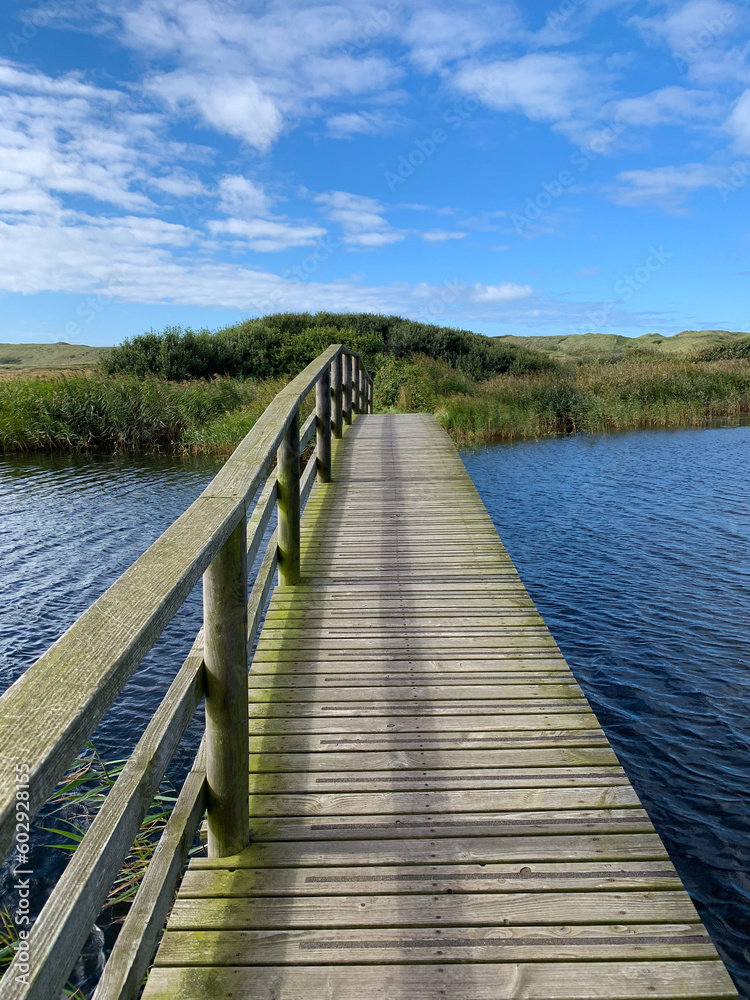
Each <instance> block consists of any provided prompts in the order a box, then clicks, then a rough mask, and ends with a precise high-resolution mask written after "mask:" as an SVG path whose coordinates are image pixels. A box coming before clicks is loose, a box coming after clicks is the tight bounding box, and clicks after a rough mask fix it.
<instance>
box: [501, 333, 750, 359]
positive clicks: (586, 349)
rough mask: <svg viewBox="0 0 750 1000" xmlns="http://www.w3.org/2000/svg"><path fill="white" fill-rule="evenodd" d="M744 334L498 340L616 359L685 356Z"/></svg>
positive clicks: (556, 353) (555, 353) (567, 355)
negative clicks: (647, 353)
mask: <svg viewBox="0 0 750 1000" xmlns="http://www.w3.org/2000/svg"><path fill="white" fill-rule="evenodd" d="M747 336H748V334H747V333H746V332H745V333H741V332H731V331H729V330H683V331H682V333H676V334H675V335H674V336H673V337H663V336H662V335H661V334H659V333H645V334H643V336H642V337H621V336H619V335H617V334H614V333H573V334H569V335H567V336H566V335H561V336H559V337H501V338H500V339H501V340H502V341H507V342H509V343H512V344H523V345H525V346H526V347H530V348H532V350H535V351H541V352H542V353H543V354H546V355H547V356H549V357H552V358H555V359H556V360H558V361H587V360H597V359H600V360H608V359H609V360H619V359H620V358H621V357H623V356H625V355H626V354H628V353H630V352H632V351H636V352H638V353H641V352H643V351H644V350H646V351H653V352H655V353H657V354H668V355H683V356H687V355H690V354H693V353H696V352H698V351H702V350H704V349H705V348H709V347H715V346H718V345H719V344H731V343H732V342H734V341H736V340H737V339H739V338H741V337H747Z"/></svg>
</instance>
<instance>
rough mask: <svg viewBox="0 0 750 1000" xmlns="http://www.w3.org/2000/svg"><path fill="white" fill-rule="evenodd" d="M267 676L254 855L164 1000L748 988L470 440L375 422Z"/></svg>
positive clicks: (198, 868)
mask: <svg viewBox="0 0 750 1000" xmlns="http://www.w3.org/2000/svg"><path fill="white" fill-rule="evenodd" d="M302 537H303V562H302V572H303V585H302V586H300V587H297V588H294V589H288V590H279V589H277V590H276V592H275V594H274V596H273V599H272V604H271V608H270V611H269V614H268V616H267V619H266V623H265V626H264V628H263V632H262V636H261V639H260V643H259V646H258V650H257V654H256V656H255V659H254V663H253V667H252V671H251V674H250V714H251V728H250V749H251V774H250V782H251V790H252V792H253V795H252V798H251V802H252V805H251V829H252V835H253V843H252V845H251V846H250V847H249V848H248V849H247V850H246V851H244V852H243V853H242V854H241V855H238V856H237V857H233V858H226V859H200V860H195V861H193V862H192V864H191V865H190V869H189V871H188V873H187V875H186V876H185V879H184V881H183V883H182V887H181V890H180V893H179V897H178V899H177V902H176V904H175V906H174V909H173V911H172V915H171V918H170V921H169V926H168V929H167V932H166V934H165V936H164V938H163V941H162V944H161V947H160V950H159V953H158V955H157V959H156V965H155V968H154V969H153V970H152V973H151V976H150V979H149V983H148V986H147V988H146V993H145V997H146V998H148V1000H157V998H158V1000H167V998H170V1000H172V998H182V1000H187V998H190V1000H201V998H219V997H232V998H234V1000H250V998H252V1000H317V998H323V997H325V998H327V1000H441V998H445V1000H501V998H509V997H523V998H528V1000H553V998H555V1000H562V998H566V1000H584V998H609V1000H644V998H646V997H658V998H665V997H682V998H686V997H692V998H708V997H712V998H717V997H734V996H736V993H735V991H734V989H733V987H732V984H731V981H730V980H729V977H728V975H727V973H726V971H725V969H724V967H723V965H722V964H721V962H720V961H719V960H718V957H717V954H716V951H715V950H714V947H713V945H712V943H711V941H710V939H709V938H708V936H707V935H706V932H705V930H704V928H703V927H702V925H701V923H700V920H699V918H698V915H697V913H696V911H695V909H694V908H693V905H692V903H691V901H690V899H689V897H688V896H687V894H686V893H685V891H684V890H683V888H682V886H681V883H680V880H679V878H678V876H677V874H676V872H675V870H674V868H673V867H672V865H671V864H670V862H669V860H668V857H667V854H666V851H665V849H664V847H663V845H662V843H661V841H660V839H659V837H658V836H657V835H656V833H655V832H654V830H653V828H652V826H651V824H650V822H649V819H648V817H647V815H646V813H645V812H644V811H643V809H642V808H641V805H640V803H639V801H638V799H637V797H636V795H635V793H634V791H633V789H632V788H631V786H630V784H629V782H628V780H627V777H626V776H625V773H624V772H623V771H622V769H621V768H620V767H619V765H618V762H617V759H616V757H615V755H614V753H613V751H612V750H611V749H610V747H609V744H608V742H607V739H606V737H605V736H604V734H603V732H602V730H601V729H600V728H599V724H598V722H597V720H596V717H595V716H594V714H593V712H592V711H591V708H590V707H589V705H588V703H587V702H586V700H585V698H584V697H583V694H582V692H581V690H580V689H579V687H578V685H577V684H576V682H575V680H574V679H573V676H572V674H571V673H570V670H569V669H568V666H567V664H566V663H565V661H564V660H563V658H562V656H561V654H560V651H559V650H558V648H557V646H556V645H555V642H554V640H553V639H552V636H551V635H550V633H549V632H548V630H547V629H546V627H545V625H544V622H543V621H542V619H541V617H540V616H539V614H538V613H537V611H536V610H535V608H534V606H533V604H532V602H531V599H530V598H529V596H528V594H527V593H526V591H525V589H524V587H523V585H522V583H521V581H520V580H519V578H518V575H517V574H516V571H515V569H514V567H513V565H512V563H511V561H510V559H509V557H508V555H507V554H506V552H505V549H504V548H503V546H502V544H501V543H500V540H499V538H498V536H497V534H496V532H495V529H494V527H493V525H492V523H491V521H490V519H489V517H488V516H487V513H486V511H485V509H484V507H483V505H482V503H481V501H480V499H479V497H478V495H477V493H476V491H475V489H474V486H473V485H472V482H471V480H470V478H469V476H468V475H467V473H466V471H465V469H464V467H463V464H462V463H461V461H460V459H459V457H458V455H457V453H456V451H455V449H454V447H453V445H452V444H451V442H450V440H449V439H448V437H447V436H446V435H445V434H444V432H443V431H442V429H441V428H440V427H439V425H438V424H437V423H436V422H435V421H434V420H433V419H432V418H431V417H427V416H421V415H413V416H367V417H359V418H357V420H356V421H355V423H354V425H353V427H352V428H350V429H349V431H348V432H347V434H346V436H345V438H344V440H343V442H341V443H340V444H339V445H338V451H337V453H336V455H335V464H334V483H333V484H331V485H328V486H323V485H320V484H318V485H316V487H315V488H314V491H313V493H312V495H311V498H310V501H309V503H308V506H307V509H306V511H305V515H304V520H303V536H302Z"/></svg>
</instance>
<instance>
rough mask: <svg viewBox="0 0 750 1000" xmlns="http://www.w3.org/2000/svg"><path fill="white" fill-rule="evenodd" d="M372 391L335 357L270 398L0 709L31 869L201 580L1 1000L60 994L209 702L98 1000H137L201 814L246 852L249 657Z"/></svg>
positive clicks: (8, 771) (9, 818)
mask: <svg viewBox="0 0 750 1000" xmlns="http://www.w3.org/2000/svg"><path fill="white" fill-rule="evenodd" d="M313 389H314V390H315V409H314V411H313V412H312V414H311V415H310V417H309V419H308V420H307V421H306V422H305V424H304V425H303V426H302V427H301V428H300V409H301V407H302V404H303V402H304V400H305V398H306V397H307V395H308V393H310V392H311V390H313ZM372 390H373V386H372V380H371V378H370V376H369V375H368V373H367V372H366V370H365V368H364V366H363V364H362V362H361V359H360V356H359V355H358V354H357V353H356V352H354V351H350V350H348V349H346V348H344V347H342V346H341V345H332V346H331V347H329V348H328V350H327V351H325V352H324V353H323V354H321V355H320V357H318V358H317V359H316V360H315V361H313V362H312V364H310V365H308V366H307V368H305V370H304V371H303V372H302V373H301V374H300V375H298V376H297V378H295V379H294V380H293V381H292V382H290V384H289V385H287V386H286V387H285V388H284V389H283V390H282V391H281V392H280V393H279V394H278V396H276V398H275V399H274V401H273V402H272V403H271V405H270V406H269V407H268V408H267V409H266V411H265V412H264V413H263V415H262V416H261V417H260V419H259V420H258V421H257V423H256V424H255V426H254V427H253V429H252V430H251V431H250V433H249V434H248V435H247V437H246V438H245V439H244V440H243V441H242V443H241V444H240V445H239V447H238V448H237V450H236V451H235V452H234V454H233V455H232V456H231V458H230V459H229V460H228V461H227V462H226V464H225V465H224V466H223V468H222V469H221V471H220V472H219V473H218V475H217V476H216V478H215V479H214V480H213V481H212V482H211V484H210V485H209V486H208V487H207V488H206V489H205V490H204V491H203V493H202V494H201V495H200V497H199V498H198V499H197V500H196V501H195V503H193V504H192V506H191V507H189V508H188V510H186V511H185V513H184V514H183V515H182V516H181V517H179V518H178V519H177V520H176V521H175V522H174V524H172V526H171V527H170V528H168V529H167V531H166V532H165V533H164V534H163V535H162V536H161V537H160V538H159V539H158V540H157V541H156V542H154V544H153V545H152V546H151V547H150V548H149V549H148V550H147V551H146V552H145V553H144V554H143V555H142V556H141V557H140V558H139V559H138V560H137V561H136V562H135V563H133V565H132V566H131V567H130V568H129V569H128V570H127V571H126V572H125V573H124V574H123V575H122V576H121V577H120V578H119V580H117V581H116V582H115V583H114V584H113V585H112V586H111V587H110V588H109V590H107V592H106V593H105V594H103V595H102V596H101V597H100V598H99V600H98V601H96V602H95V603H94V604H93V605H92V606H91V607H90V608H89V609H88V610H87V611H86V612H84V614H83V615H82V616H81V617H80V618H79V619H78V621H77V622H76V623H75V624H74V625H73V626H72V627H71V628H70V629H69V630H68V631H67V632H66V633H65V634H64V635H63V636H62V637H61V638H60V639H59V640H58V641H57V642H56V643H55V644H54V645H53V646H52V647H51V648H50V649H49V650H48V651H47V652H46V653H45V654H44V655H43V656H42V657H41V658H40V659H39V660H38V661H37V662H36V663H34V664H33V665H32V666H31V667H29V668H28V670H27V671H26V673H25V674H24V675H23V676H22V677H21V678H19V680H17V681H16V683H15V684H13V686H12V687H11V688H9V690H8V691H6V693H5V694H4V695H3V696H2V698H0V856H2V857H6V856H8V854H10V852H11V851H12V850H14V849H17V848H18V847H19V846H20V847H21V855H20V857H21V859H23V857H24V854H23V850H24V848H23V846H22V844H23V843H25V840H24V839H23V838H21V839H20V840H18V839H17V838H18V829H19V823H20V824H21V826H23V825H24V824H25V823H26V821H27V819H28V818H29V817H33V816H34V815H35V814H36V813H37V812H38V810H39V809H40V808H41V807H42V806H43V805H44V803H45V802H46V801H47V799H48V798H49V796H50V794H51V793H52V791H53V789H54V788H55V785H56V783H57V782H58V781H59V780H60V778H61V777H62V776H63V775H64V773H65V771H66V770H67V768H68V767H69V766H70V764H71V762H72V761H73V760H74V759H75V757H76V755H77V754H78V753H79V752H80V751H81V748H82V747H83V746H84V744H85V742H86V740H87V739H88V738H89V737H90V736H91V734H92V733H93V731H94V730H95V729H96V727H97V725H98V724H99V722H100V721H101V719H102V718H103V717H104V715H105V713H106V712H107V711H108V709H109V708H110V707H111V705H112V704H113V702H114V700H115V699H116V698H117V696H118V695H119V693H120V692H121V691H122V689H123V687H124V686H125V684H126V682H127V681H128V680H129V678H130V677H131V676H132V675H133V673H134V672H135V671H136V669H137V668H138V666H139V665H140V663H141V661H142V660H143V658H144V656H145V655H146V653H147V652H148V651H149V649H150V648H151V647H152V646H153V644H154V642H155V641H156V640H157V638H158V637H159V636H160V635H161V633H162V631H163V630H164V628H165V626H166V625H167V624H168V623H169V622H170V621H171V619H172V618H173V617H174V615H175V613H176V612H177V611H178V609H179V608H180V606H181V605H182V603H183V602H184V600H185V599H186V597H187V596H188V594H189V593H190V591H191V590H192V588H193V587H194V585H195V584H196V583H197V582H198V580H199V579H200V578H201V575H202V576H203V606H204V622H203V628H202V629H201V631H200V632H199V634H198V636H197V638H196V639H195V642H194V643H193V647H192V649H191V651H190V653H189V655H188V657H187V659H186V660H185V662H184V663H183V664H182V666H181V667H180V669H179V671H178V672H177V675H176V676H175V678H174V681H173V682H172V684H171V686H170V688H169V690H168V692H167V694H166V696H165V697H164V699H163V701H162V703H161V704H160V706H159V707H158V709H157V710H156V712H155V713H154V715H153V717H152V719H151V721H150V723H149V725H148V727H147V729H146V731H145V732H144V734H143V736H142V737H141V739H140V741H139V743H138V745H137V746H136V748H135V750H134V751H133V753H132V755H131V756H130V758H129V759H128V761H127V763H126V765H125V767H124V768H123V770H122V772H121V774H120V776H119V777H118V779H117V781H116V783H115V785H114V786H113V788H112V790H111V792H110V793H109V795H108V796H107V799H106V801H105V803H104V805H103V806H102V808H101V809H100V811H99V812H98V813H97V815H96V817H95V819H94V821H93V823H92V824H91V826H90V828H89V829H88V831H87V832H86V834H85V836H84V838H83V840H82V841H81V843H80V844H79V846H78V847H77V849H76V851H75V853H74V854H73V856H72V858H71V860H70V863H69V864H68V866H67V867H66V869H65V871H64V873H63V875H62V877H61V878H60V880H59V881H58V883H57V885H56V886H55V888H54V890H53V892H52V894H51V895H50V897H49V899H48V900H47V902H46V904H45V906H44V908H43V909H42V911H41V913H40V914H39V916H38V918H37V920H36V922H35V923H34V925H33V928H32V929H31V931H30V933H29V934H28V938H27V939H25V940H24V941H23V942H22V945H23V946H22V947H21V948H19V952H18V954H17V955H16V957H15V959H14V960H13V963H12V964H11V965H10V967H9V968H8V969H7V970H6V972H5V975H4V976H3V978H2V980H0V998H1V1000H21V998H24V1000H32V998H33V1000H50V998H56V997H58V996H59V995H60V992H61V990H62V989H63V987H64V984H65V982H66V980H67V978H68V976H69V974H70V971H71V969H72V968H73V966H74V964H75V962H76V960H77V958H78V955H79V954H80V951H81V948H82V947H83V945H84V943H85V941H86V939H87V937H88V935H89V933H90V931H91V928H92V926H93V925H94V923H95V921H96V919H97V917H98V916H99V913H100V910H101V907H102V905H103V903H104V901H105V899H106V896H107V894H108V892H109V890H110V888H111V885H112V883H113V881H114V879H115V878H116V876H117V874H118V872H119V871H120V868H121V866H122V863H123V861H124V860H125V858H126V856H127V854H128V852H129V851H130V849H131V846H132V844H133V841H134V839H135V837H136V834H137V833H138V830H139V828H140V824H141V823H142V821H143V818H144V816H145V815H146V812H147V811H148V809H149V806H150V804H151V802H152V801H153V798H154V796H155V794H156V793H157V791H158V789H159V785H160V783H161V781H162V780H163V778H164V775H165V773H166V770H167V767H168V766H169V763H170V761H171V759H172V756H173V754H174V752H175V750H176V749H177V747H178V746H179V743H180V740H181V739H182V735H183V733H184V731H185V729H186V727H187V725H188V723H189V722H190V720H191V718H192V717H193V715H194V713H195V711H196V709H197V707H198V705H199V704H200V702H201V700H203V699H205V714H206V730H205V735H204V737H203V741H202V743H201V746H200V750H199V751H198V754H197V756H196V759H195V761H194V764H193V767H192V770H191V771H190V773H189V775H188V777H187V779H186V781H185V782H184V784H183V786H182V789H181V791H180V793H179V797H178V799H177V802H176V805H175V807H174V810H173V812H172V814H171V816H170V818H169V821H168V823H167V825H166V828H165V830H164V832H163V835H162V837H161V839H160V841H159V843H158V845H157V847H156V850H155V853H154V856H153V858H152V860H151V863H150V865H149V867H148V870H147V872H146V874H145V876H144V878H143V881H142V883H141V885H140V888H139V890H138V893H137V895H136V897H135V900H134V902H133V904H132V906H131V908H130V910H129V912H128V916H127V918H126V920H125V922H124V924H123V926H122V928H121V930H120V933H119V935H118V938H117V940H116V942H115V945H114V948H113V950H112V953H111V955H110V957H109V960H108V962H107V964H106V967H105V969H104V972H103V975H102V978H101V980H100V982H99V985H98V987H97V989H96V992H95V994H94V997H95V1000H114V998H117V1000H126V998H131V997H135V996H137V994H138V991H139V989H140V984H141V982H142V980H143V977H144V975H145V973H146V971H147V968H148V964H149V962H150V961H151V958H152V956H153V953H154V950H155V946H156V942H157V938H158V935H159V933H160V931H161V929H162V927H163V925H164V921H165V919H166V915H167V912H168V909H169V907H170V905H171V902H172V899H173V896H174V892H175V888H176V885H177V882H178V880H179V877H180V873H181V871H182V869H183V867H184V865H185V862H186V858H187V854H188V851H189V849H190V846H191V844H192V843H193V841H194V838H195V835H196V831H197V829H198V826H199V824H200V822H201V818H202V817H203V815H204V813H205V814H206V817H207V828H208V852H209V855H210V856H213V857H221V856H226V855H231V854H235V853H237V852H238V851H240V850H242V848H244V847H245V846H246V844H247V842H248V837H249V802H248V788H249V781H248V773H249V756H248V697H247V671H248V660H249V652H250V650H251V649H252V644H253V640H254V637H255V633H256V632H257V629H258V626H259V624H260V621H261V618H262V616H263V611H264V607H265V604H266V602H267V599H268V595H269V593H270V590H271V588H272V585H273V581H274V578H275V573H276V570H277V568H278V573H279V582H280V584H281V585H282V586H294V585H295V584H296V583H298V582H299V579H300V509H301V505H302V504H303V503H304V501H305V498H306V497H307V495H308V493H309V492H310V489H311V488H312V485H313V483H314V481H315V478H316V476H317V477H318V478H320V479H321V480H323V481H324V482H327V481H329V480H330V477H331V436H332V434H333V436H334V437H341V435H342V433H343V431H344V426H345V424H350V423H351V421H352V415H353V413H355V412H371V410H372ZM314 437H315V438H316V445H315V450H314V451H313V453H312V455H311V457H310V458H309V460H308V462H307V464H306V466H305V470H304V473H302V474H300V467H301V456H302V455H303V453H304V452H305V451H306V449H307V448H308V446H309V445H310V443H311V442H312V439H313V438H314ZM274 462H276V467H275V469H274V470H273V471H271V470H272V467H273V465H274ZM264 481H265V485H264V486H263V489H262V491H261V493H260V496H259V497H258V499H257V501H256V502H255V503H254V505H253V500H254V498H255V497H256V495H257V494H258V490H259V489H260V488H261V486H262V485H263V483H264ZM251 506H252V510H250V508H251ZM274 507H276V508H277V509H278V527H277V529H276V531H275V532H274V534H273V535H272V537H271V539H270V541H269V543H268V546H267V548H266V551H265V556H264V558H263V561H262V564H261V567H260V570H259V571H258V574H257V577H256V579H255V582H254V585H253V587H252V591H251V593H250V595H249V599H248V594H247V589H248V582H247V581H248V567H252V566H253V564H254V562H255V559H256V556H257V555H258V554H259V550H260V546H261V544H262V541H263V538H264V535H265V531H266V529H267V527H268V525H269V522H270V520H271V517H272V514H273V511H274ZM248 514H250V518H249V520H248ZM19 804H20V805H19Z"/></svg>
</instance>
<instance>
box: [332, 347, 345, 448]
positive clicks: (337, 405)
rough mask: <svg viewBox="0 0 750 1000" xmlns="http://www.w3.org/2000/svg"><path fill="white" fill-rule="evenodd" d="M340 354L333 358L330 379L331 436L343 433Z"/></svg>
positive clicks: (337, 436)
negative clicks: (331, 390)
mask: <svg viewBox="0 0 750 1000" xmlns="http://www.w3.org/2000/svg"><path fill="white" fill-rule="evenodd" d="M342 357H343V355H342V354H339V355H338V356H337V357H335V358H334V359H333V364H332V366H331V381H332V389H333V436H334V437H336V438H340V437H341V436H342V434H343V433H344V399H343V394H342V390H341V384H342V377H341V366H342Z"/></svg>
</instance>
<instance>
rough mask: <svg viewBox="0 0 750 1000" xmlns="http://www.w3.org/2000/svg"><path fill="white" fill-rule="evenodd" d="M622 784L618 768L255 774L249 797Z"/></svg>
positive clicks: (427, 769) (622, 773)
mask: <svg viewBox="0 0 750 1000" xmlns="http://www.w3.org/2000/svg"><path fill="white" fill-rule="evenodd" d="M621 784H627V778H626V777H625V772H624V771H623V770H622V768H620V767H533V768H527V769H525V770H520V769H517V768H516V769H504V770H501V769H496V768H481V767H480V768H448V769H444V770H437V769H431V768H428V767H425V768H418V769H417V770H413V771H290V772H288V773H281V774H280V773H278V772H276V771H270V772H268V773H263V772H254V773H251V775H250V791H251V792H252V793H268V792H274V791H276V792H285V793H286V792H304V793H307V792H323V791H325V792H361V791H368V792H391V791H409V790H411V791H449V790H458V789H466V788H473V789H477V790H478V789H485V788H494V789H501V788H586V787H607V786H609V785H621Z"/></svg>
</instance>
